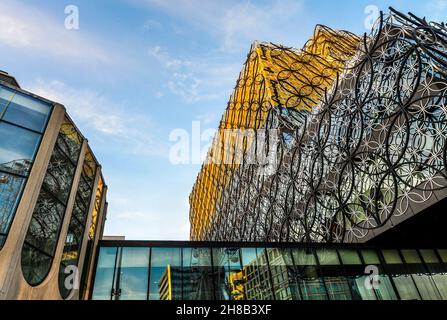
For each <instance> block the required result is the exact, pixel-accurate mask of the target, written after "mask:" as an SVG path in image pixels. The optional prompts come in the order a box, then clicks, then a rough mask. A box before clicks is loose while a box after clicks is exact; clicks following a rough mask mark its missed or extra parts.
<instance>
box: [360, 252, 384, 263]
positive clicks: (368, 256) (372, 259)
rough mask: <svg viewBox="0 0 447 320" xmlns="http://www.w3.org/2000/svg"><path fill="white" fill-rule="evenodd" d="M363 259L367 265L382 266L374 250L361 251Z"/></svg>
mask: <svg viewBox="0 0 447 320" xmlns="http://www.w3.org/2000/svg"><path fill="white" fill-rule="evenodd" d="M360 252H361V254H362V257H363V261H364V262H365V264H366V265H369V264H374V265H376V264H380V259H379V256H378V255H377V252H376V251H374V250H361V251H360Z"/></svg>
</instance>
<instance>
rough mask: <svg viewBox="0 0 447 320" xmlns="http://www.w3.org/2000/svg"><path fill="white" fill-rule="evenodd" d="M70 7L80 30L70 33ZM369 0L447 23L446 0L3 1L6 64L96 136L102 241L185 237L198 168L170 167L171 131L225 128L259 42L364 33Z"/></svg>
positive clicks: (0, 31)
mask: <svg viewBox="0 0 447 320" xmlns="http://www.w3.org/2000/svg"><path fill="white" fill-rule="evenodd" d="M67 5H76V6H77V7H78V8H79V13H80V15H79V18H80V20H79V22H80V28H79V30H67V29H65V27H64V21H65V18H66V14H65V13H64V10H65V7H66V6H67ZM368 5H375V6H377V7H378V8H380V9H382V10H386V9H387V8H388V6H390V5H391V6H393V7H395V8H396V9H399V10H401V11H404V12H407V11H412V12H414V13H415V14H417V15H420V16H427V18H430V19H432V20H443V21H446V20H447V0H430V1H420V0H413V1H410V0H407V1H403V0H400V1H399V0H396V1H374V0H367V1H362V0H351V1H342V0H340V1H324V0H320V1H317V0H313V1H310V0H309V1H308V0H281V1H279V0H278V1H254V0H252V1H234V0H225V1H224V0H221V1H217V0H209V1H207V0H192V1H186V0H94V1H92V0H78V1H76V0H69V1H64V0H59V1H54V0H26V1H25V0H23V1H18V0H17V1H15V0H1V2H0V69H2V70H5V71H8V72H9V73H11V74H13V75H14V76H16V78H17V79H18V81H19V83H20V84H21V85H22V87H23V88H24V89H26V90H30V91H32V92H35V93H37V94H40V95H42V96H45V97H47V98H50V99H53V100H55V101H57V102H60V103H62V104H64V105H65V106H66V107H67V109H68V112H69V114H70V115H71V116H72V118H73V119H74V120H75V122H76V123H77V125H78V127H79V128H80V129H81V131H82V132H83V133H84V135H85V136H86V137H87V138H88V140H89V143H90V145H91V146H92V149H93V150H94V153H95V154H96V156H97V158H98V159H99V161H100V162H101V164H102V166H103V173H104V177H105V180H106V182H107V184H108V186H109V193H108V200H109V213H108V220H107V224H106V229H105V234H107V235H125V236H126V238H127V239H154V240H155V239H165V240H167V239H173V240H175V239H179V240H181V239H187V238H188V236H189V218H188V214H189V207H188V196H189V193H190V191H191V188H192V185H193V183H194V181H195V178H196V176H197V173H198V171H199V170H200V165H197V164H196V165H192V164H190V165H173V164H172V163H171V162H170V161H169V150H170V148H171V146H172V144H173V142H171V141H169V134H170V132H172V130H174V129H177V128H181V129H185V130H187V131H191V126H192V122H193V121H200V124H201V128H202V129H206V128H215V127H216V126H217V124H218V122H219V120H220V117H221V114H222V113H223V111H224V109H225V106H226V103H227V100H228V98H229V95H230V92H231V90H232V88H233V87H234V84H235V81H236V79H237V76H238V73H239V71H240V69H241V67H242V64H243V62H244V60H245V57H246V54H247V52H248V50H249V48H250V44H251V43H252V42H253V41H254V40H261V41H270V42H274V43H279V44H284V45H288V46H294V47H298V48H299V47H302V46H303V44H304V43H305V41H306V40H307V39H308V38H309V37H310V36H311V34H312V31H313V29H314V27H315V25H316V24H325V25H328V26H330V27H332V28H338V29H345V30H349V31H352V32H354V33H357V34H363V33H364V32H367V30H366V29H365V25H364V22H365V18H367V15H368V14H367V13H365V8H366V7H367V6H368ZM204 144H206V142H204Z"/></svg>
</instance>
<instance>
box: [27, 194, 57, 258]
mask: <svg viewBox="0 0 447 320" xmlns="http://www.w3.org/2000/svg"><path fill="white" fill-rule="evenodd" d="M64 213H65V207H64V206H63V205H62V204H61V203H60V202H59V201H57V200H56V199H54V198H53V197H52V196H51V194H49V193H48V192H46V191H45V190H43V189H42V190H41V191H40V194H39V198H38V199H37V203H36V206H35V208H34V212H33V216H32V219H31V223H30V226H29V229H28V234H27V236H26V242H27V243H29V244H30V245H32V246H34V247H36V248H38V249H39V250H41V251H44V252H45V253H47V254H48V255H52V254H53V250H54V248H55V247H56V242H57V237H58V235H59V227H60V224H61V220H62V217H63V215H64Z"/></svg>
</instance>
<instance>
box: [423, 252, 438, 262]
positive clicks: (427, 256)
mask: <svg viewBox="0 0 447 320" xmlns="http://www.w3.org/2000/svg"><path fill="white" fill-rule="evenodd" d="M419 252H420V253H421V255H422V258H423V259H424V261H425V263H439V259H438V256H437V255H436V252H435V250H419Z"/></svg>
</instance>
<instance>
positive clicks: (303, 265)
mask: <svg viewBox="0 0 447 320" xmlns="http://www.w3.org/2000/svg"><path fill="white" fill-rule="evenodd" d="M291 252H292V259H293V263H294V269H293V271H292V274H293V277H294V279H295V281H296V282H297V283H298V284H299V290H300V294H301V297H302V299H303V300H327V299H328V295H327V292H326V287H325V285H324V282H323V279H322V278H321V277H320V276H319V274H318V270H317V261H316V258H315V252H314V250H310V249H292V250H291Z"/></svg>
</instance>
